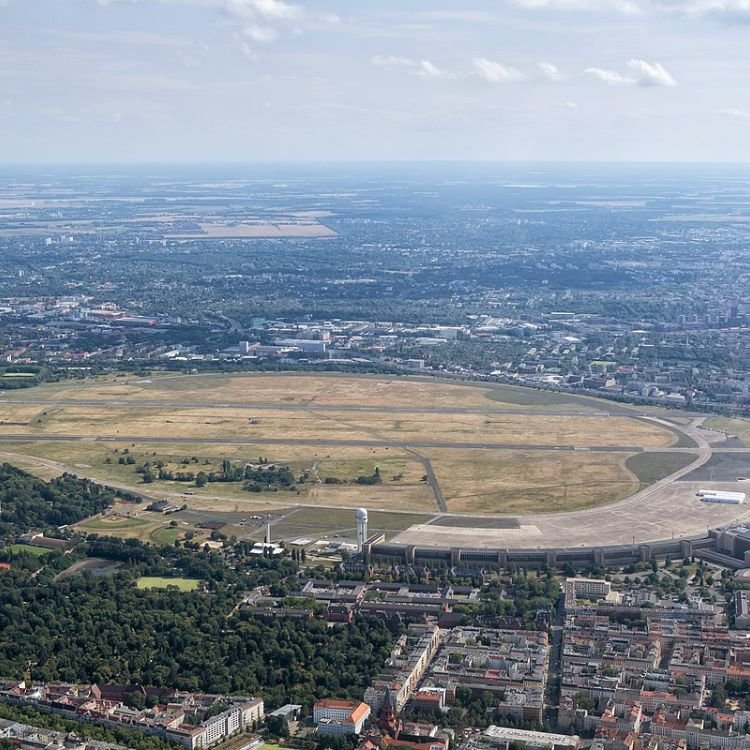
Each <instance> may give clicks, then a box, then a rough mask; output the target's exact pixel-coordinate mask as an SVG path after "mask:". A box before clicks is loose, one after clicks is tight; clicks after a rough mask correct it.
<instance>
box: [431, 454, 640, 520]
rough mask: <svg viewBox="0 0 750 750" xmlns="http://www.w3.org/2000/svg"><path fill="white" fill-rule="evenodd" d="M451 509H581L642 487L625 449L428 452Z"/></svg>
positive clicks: (501, 511) (508, 511) (500, 511)
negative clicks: (630, 468) (620, 451)
mask: <svg viewBox="0 0 750 750" xmlns="http://www.w3.org/2000/svg"><path fill="white" fill-rule="evenodd" d="M426 454H427V455H428V456H429V458H430V459H431V461H432V466H433V468H434V470H435V474H436V475H437V478H438V481H439V482H440V486H441V487H442V489H443V494H444V495H445V498H446V502H447V506H448V511H449V512H451V513H487V514H493V513H497V514H513V515H515V514H523V513H554V512H559V511H563V510H578V509H581V508H589V507H593V506H595V505H602V504H605V503H611V502H614V501H616V500H620V499H622V498H624V497H627V496H628V495H630V494H632V493H633V492H635V491H636V490H638V488H639V483H638V482H637V481H636V480H635V478H634V477H633V475H632V474H631V473H630V472H629V471H628V470H627V469H626V468H625V466H624V465H623V459H624V458H625V457H626V455H627V454H625V455H623V454H618V453H603V452H589V451H580V452H578V451H564V452H563V451H561V452H554V451H491V450H488V451H469V452H465V453H464V452H458V451H432V450H431V451H426Z"/></svg>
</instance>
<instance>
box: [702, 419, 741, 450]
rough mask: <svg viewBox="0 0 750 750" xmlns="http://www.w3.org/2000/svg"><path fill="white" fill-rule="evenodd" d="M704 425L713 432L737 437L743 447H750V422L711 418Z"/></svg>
mask: <svg viewBox="0 0 750 750" xmlns="http://www.w3.org/2000/svg"><path fill="white" fill-rule="evenodd" d="M704 424H705V425H706V427H708V428H710V429H712V430H721V431H722V432H725V433H726V434H727V435H736V436H737V437H738V438H739V439H740V442H742V444H743V445H750V420H748V419H730V418H729V417H711V418H710V419H707V420H706V421H705V422H704Z"/></svg>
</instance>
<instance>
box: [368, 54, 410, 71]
mask: <svg viewBox="0 0 750 750" xmlns="http://www.w3.org/2000/svg"><path fill="white" fill-rule="evenodd" d="M370 62H371V63H372V64H373V65H375V67H377V68H400V67H410V66H412V65H415V64H416V63H415V61H414V60H411V59H410V58H408V57H397V56H396V55H375V56H374V57H371V58H370Z"/></svg>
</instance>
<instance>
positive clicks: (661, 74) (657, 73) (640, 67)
mask: <svg viewBox="0 0 750 750" xmlns="http://www.w3.org/2000/svg"><path fill="white" fill-rule="evenodd" d="M628 67H629V68H630V70H632V71H633V73H634V74H635V75H636V76H637V78H636V82H637V83H638V85H639V86H676V85H677V81H675V79H674V78H673V77H672V74H671V73H669V72H668V71H667V70H666V69H665V68H664V66H663V65H661V64H659V63H650V62H646V61H645V60H629V61H628Z"/></svg>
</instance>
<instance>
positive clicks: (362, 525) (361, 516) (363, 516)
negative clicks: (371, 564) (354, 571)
mask: <svg viewBox="0 0 750 750" xmlns="http://www.w3.org/2000/svg"><path fill="white" fill-rule="evenodd" d="M366 541H367V508H357V552H361V551H362V550H363V549H364V546H365V542H366Z"/></svg>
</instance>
